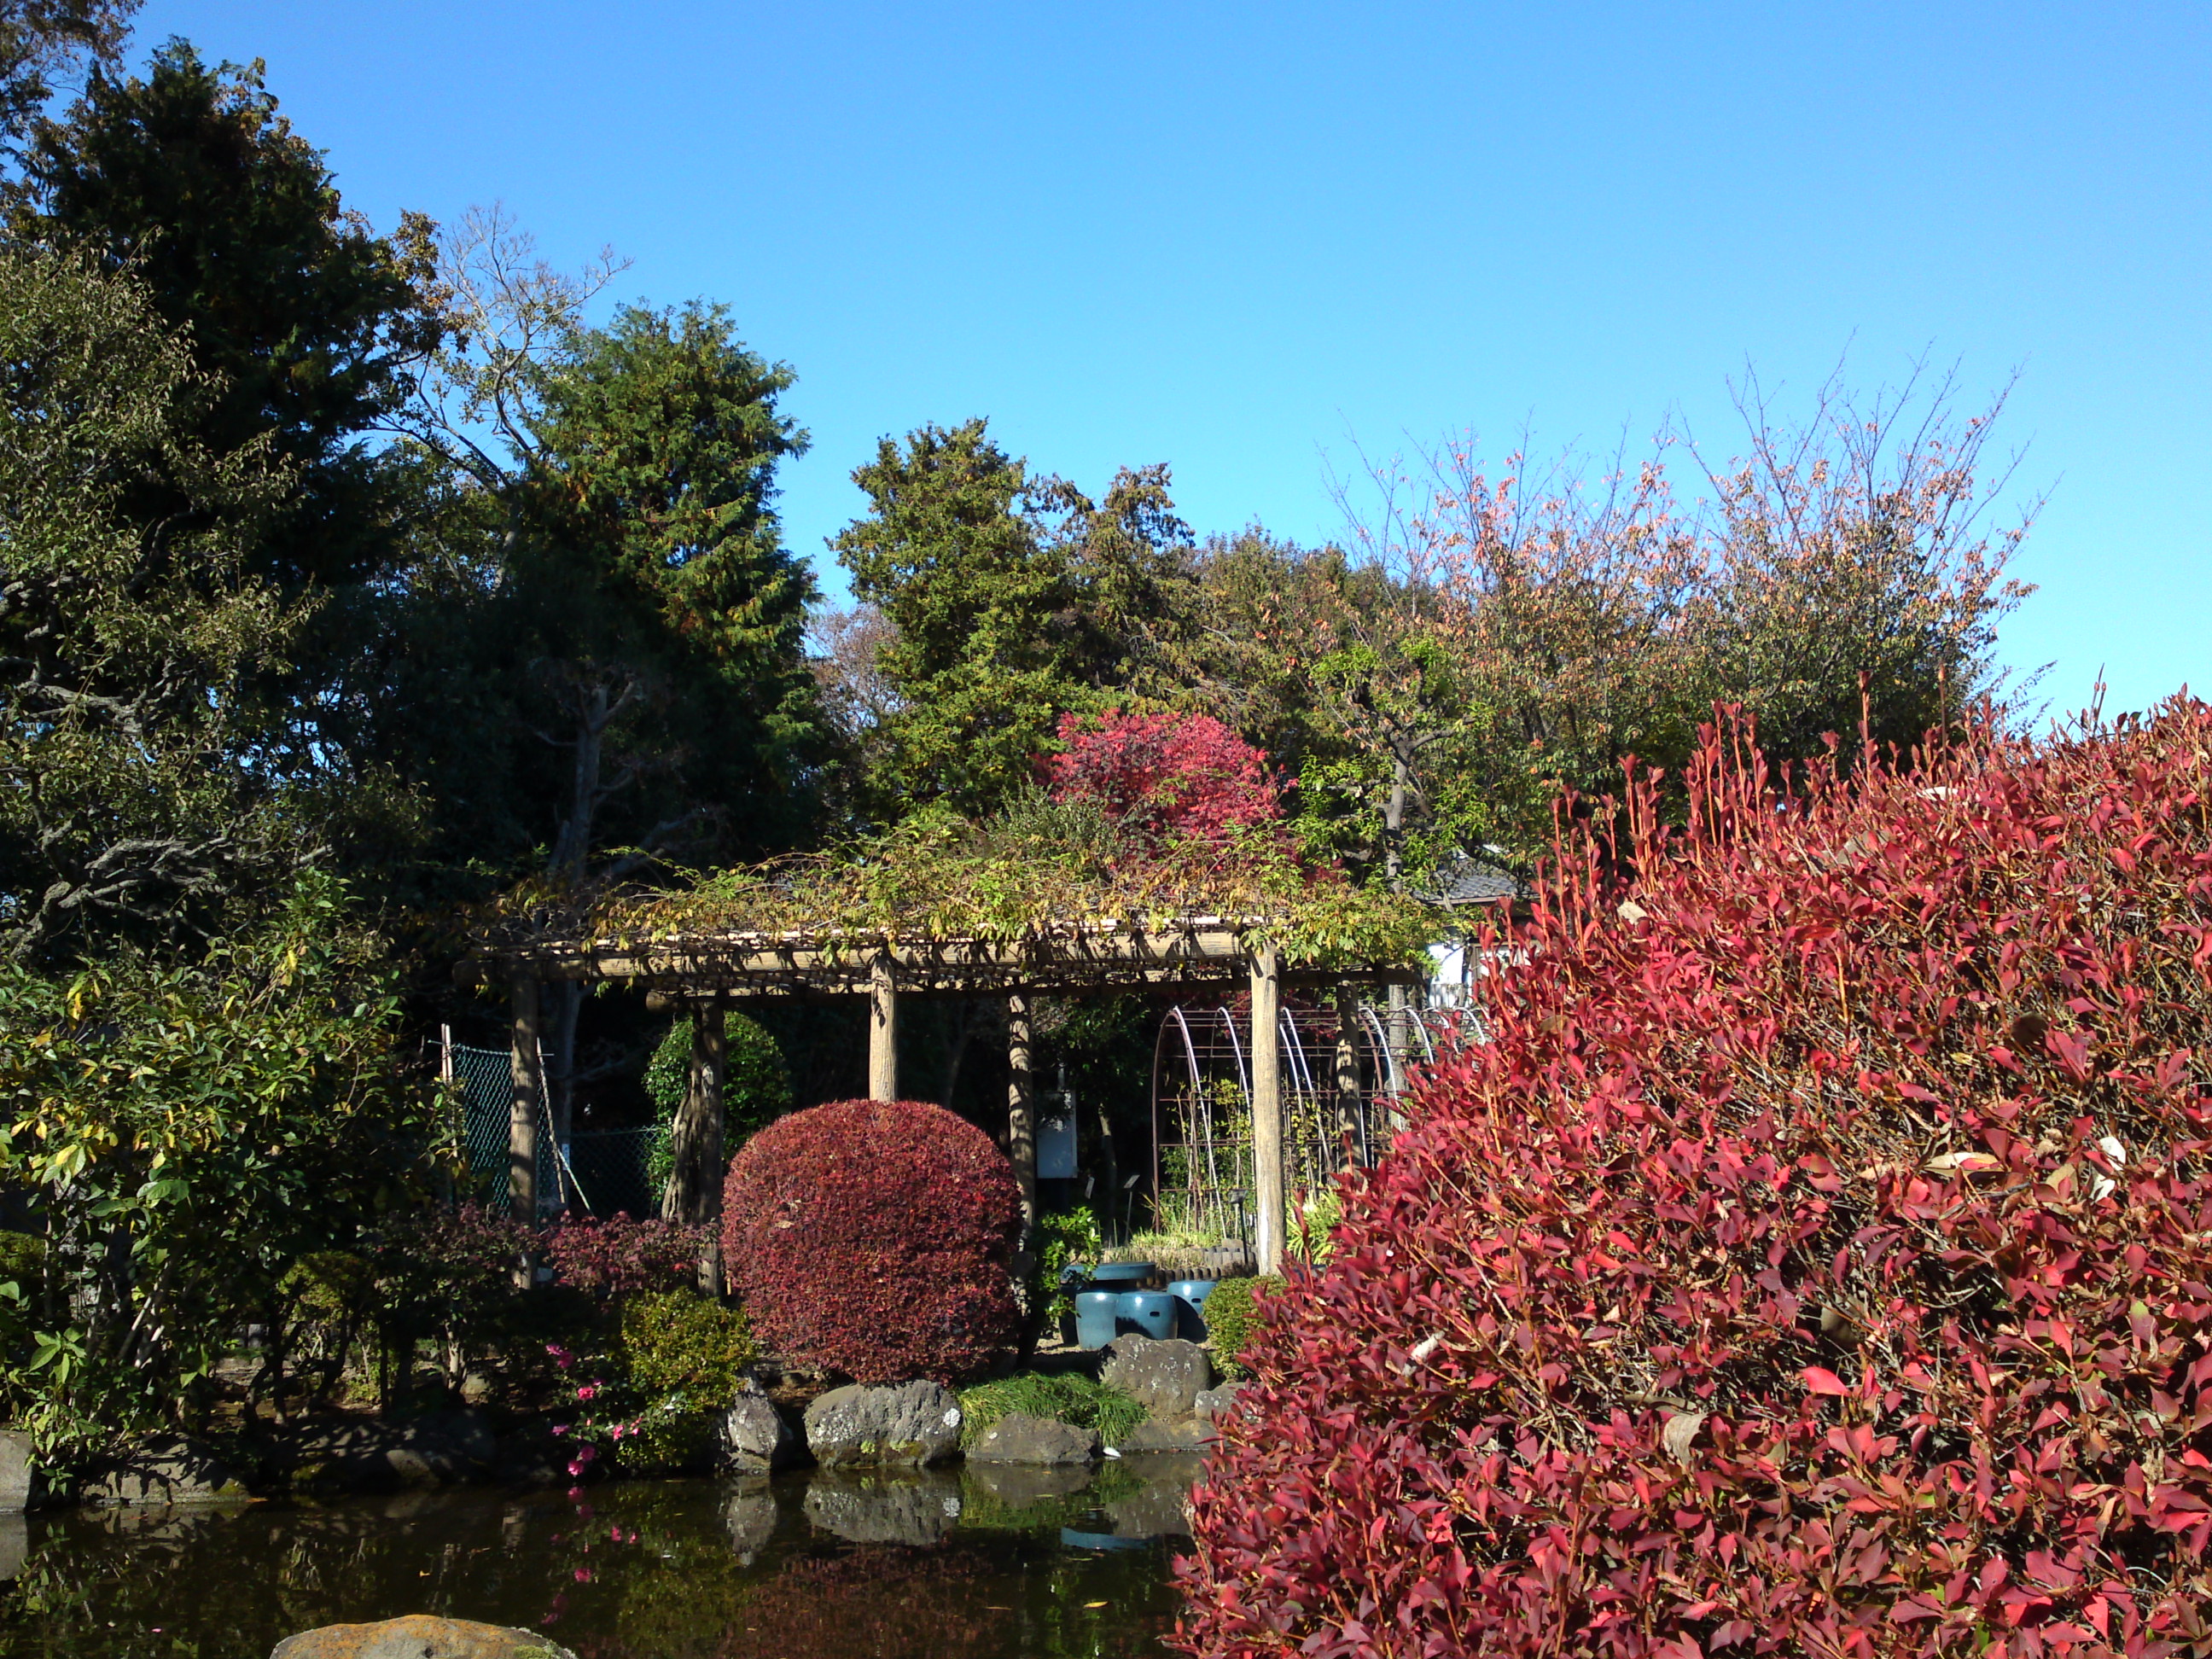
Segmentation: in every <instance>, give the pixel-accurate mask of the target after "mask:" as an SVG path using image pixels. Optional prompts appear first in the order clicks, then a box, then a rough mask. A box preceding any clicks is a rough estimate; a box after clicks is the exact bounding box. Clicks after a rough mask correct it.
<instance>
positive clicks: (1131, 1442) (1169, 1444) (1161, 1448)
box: [1114, 1417, 1213, 1457]
mask: <svg viewBox="0 0 2212 1659" xmlns="http://www.w3.org/2000/svg"><path fill="white" fill-rule="evenodd" d="M1212 1443H1213V1425H1212V1424H1211V1423H1208V1422H1206V1420H1205V1419H1203V1418H1197V1417H1177V1418H1170V1419H1168V1420H1167V1421H1165V1422H1162V1421H1161V1420H1160V1419H1158V1418H1153V1419H1151V1420H1149V1421H1147V1422H1143V1423H1139V1424H1138V1425H1137V1426H1136V1427H1135V1428H1133V1429H1132V1430H1130V1431H1128V1433H1127V1434H1125V1435H1123V1436H1122V1437H1121V1439H1119V1440H1118V1441H1116V1442H1115V1444H1114V1449H1115V1450H1116V1451H1118V1452H1120V1453H1121V1455H1122V1456H1124V1457H1142V1456H1146V1455H1152V1454H1155V1453H1160V1452H1197V1451H1204V1450H1205V1449H1206V1448H1207V1447H1208V1446H1211V1445H1212Z"/></svg>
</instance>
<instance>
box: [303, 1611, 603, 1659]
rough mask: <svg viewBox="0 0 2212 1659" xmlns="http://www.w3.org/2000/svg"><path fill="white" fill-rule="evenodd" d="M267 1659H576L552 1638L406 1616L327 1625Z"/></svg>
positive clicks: (471, 1623)
mask: <svg viewBox="0 0 2212 1659" xmlns="http://www.w3.org/2000/svg"><path fill="white" fill-rule="evenodd" d="M269 1659H576V1656H575V1655H574V1653H572V1652H570V1651H569V1650H568V1649H567V1648H564V1647H562V1646H561V1645H560V1644H558V1643H556V1642H555V1641H554V1640H553V1639H552V1638H550V1637H547V1636H541V1635H540V1634H538V1632H536V1631H534V1630H516V1629H514V1628H513V1627H512V1626H507V1625H480V1624H478V1623H477V1622H476V1620H473V1619H438V1618H434V1617H433V1616H432V1615H430V1614H429V1613H409V1614H407V1615H406V1616H405V1617H404V1618H401V1619H386V1620H381V1621H380V1622H379V1623H377V1624H374V1625H325V1626H323V1627H322V1628H321V1629H319V1630H309V1631H302V1632H300V1634H298V1635H297V1636H288V1637H286V1638H284V1639H283V1641H281V1642H279V1643H278V1644H276V1647H275V1648H274V1649H272V1650H270V1655H269Z"/></svg>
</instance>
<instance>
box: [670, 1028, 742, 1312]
mask: <svg viewBox="0 0 2212 1659" xmlns="http://www.w3.org/2000/svg"><path fill="white" fill-rule="evenodd" d="M724 1024H725V1022H724V1018H723V1014H722V1005H721V1002H720V1000H719V999H717V1000H714V1001H709V1002H702V1003H701V1004H699V1005H698V1006H697V1007H696V1009H695V1010H694V1011H693V1012H692V1017H691V1066H690V1075H689V1076H688V1078H687V1079H686V1080H685V1087H684V1104H683V1106H682V1108H681V1109H679V1110H678V1112H677V1114H676V1124H675V1128H674V1131H673V1133H671V1136H670V1140H671V1146H670V1149H669V1150H670V1151H671V1153H673V1155H674V1158H673V1162H674V1164H675V1168H674V1170H672V1171H671V1173H670V1176H669V1178H668V1190H667V1191H666V1192H665V1193H664V1194H662V1195H661V1213H662V1214H663V1215H664V1216H665V1217H667V1218H669V1219H670V1220H671V1221H680V1222H682V1223H683V1224H684V1225H686V1226H687V1227H704V1228H705V1229H706V1230H707V1235H706V1237H705V1239H704V1241H703V1242H702V1244H701V1247H700V1255H699V1288H700V1289H701V1290H702V1291H706V1292H707V1293H708V1295H710V1296H719V1295H720V1294H721V1291H722V1247H721V1238H720V1235H721V1220H722V1173H723V1164H724V1162H725V1160H724V1158H723V1156H722V1085H723V1073H724V1069H725V1065H726V1046H727V1045H726V1042H725V1040H724Z"/></svg>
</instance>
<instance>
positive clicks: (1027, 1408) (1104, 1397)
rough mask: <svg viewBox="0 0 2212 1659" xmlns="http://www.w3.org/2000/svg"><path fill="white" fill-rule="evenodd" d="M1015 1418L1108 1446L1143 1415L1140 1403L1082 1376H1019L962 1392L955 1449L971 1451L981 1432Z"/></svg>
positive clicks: (1078, 1373)
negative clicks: (1045, 1422)
mask: <svg viewBox="0 0 2212 1659" xmlns="http://www.w3.org/2000/svg"><path fill="white" fill-rule="evenodd" d="M1017 1412H1019V1413H1023V1414H1024V1415H1026V1416H1030V1417H1048V1418H1050V1419H1053V1420H1054V1422H1059V1423H1072V1424H1073V1425H1075V1426H1076V1427H1077V1428H1079V1429H1096V1430H1097V1431H1098V1437H1099V1438H1100V1439H1102V1440H1103V1441H1104V1442H1105V1443H1107V1444H1108V1445H1109V1446H1111V1445H1115V1444H1117V1443H1119V1442H1120V1440H1121V1437H1122V1436H1123V1435H1125V1434H1127V1433H1128V1431H1130V1430H1132V1429H1133V1428H1135V1427H1136V1426H1137V1425H1138V1424H1139V1423H1141V1422H1143V1421H1144V1420H1145V1419H1146V1416H1147V1415H1148V1413H1146V1410H1145V1407H1144V1405H1143V1403H1142V1402H1141V1401H1137V1400H1134V1399H1133V1398H1131V1397H1130V1396H1129V1395H1126V1394H1124V1393H1122V1392H1121V1389H1116V1388H1113V1387H1110V1386H1109V1385H1108V1384H1106V1383H1101V1382H1100V1381H1098V1379H1097V1377H1094V1376H1086V1375H1085V1373H1083V1372H1081V1371H1060V1372H1058V1373H1055V1374H1054V1375H1052V1376H1047V1375H1045V1374H1044V1373H1043V1372H1042V1371H1019V1372H1017V1373H1016V1374H1015V1375H1013V1376H1002V1377H1000V1378H998V1379H997V1380H996V1381H994V1382H990V1383H977V1384H976V1385H975V1387H974V1388H972V1389H963V1390H962V1392H961V1395H960V1443H961V1444H962V1445H963V1446H972V1445H974V1444H975V1443H976V1441H978V1440H980V1439H981V1438H982V1437H983V1431H984V1430H986V1429H987V1428H989V1427H990V1426H991V1425H992V1424H994V1423H995V1422H997V1421H998V1420H999V1419H1000V1418H1002V1417H1008V1416H1012V1414H1013V1413H1017Z"/></svg>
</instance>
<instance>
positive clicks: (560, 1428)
mask: <svg viewBox="0 0 2212 1659" xmlns="http://www.w3.org/2000/svg"><path fill="white" fill-rule="evenodd" d="M553 1432H554V1433H556V1434H566V1433H568V1425H567V1424H566V1423H556V1424H555V1425H553Z"/></svg>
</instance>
